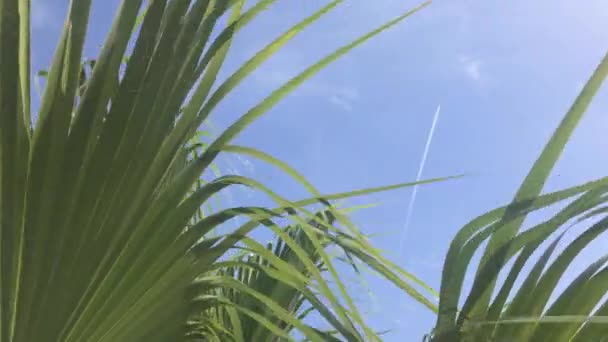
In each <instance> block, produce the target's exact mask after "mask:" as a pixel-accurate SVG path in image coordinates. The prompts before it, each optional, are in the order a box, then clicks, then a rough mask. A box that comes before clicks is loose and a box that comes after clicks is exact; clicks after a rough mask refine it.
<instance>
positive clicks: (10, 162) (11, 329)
mask: <svg viewBox="0 0 608 342" xmlns="http://www.w3.org/2000/svg"><path fill="white" fill-rule="evenodd" d="M91 2H92V1H91V0H72V1H71V2H70V6H69V11H68V13H67V16H66V20H65V25H64V28H63V32H62V35H61V38H60V41H59V43H58V45H57V48H56V52H55V56H54V59H53V61H52V64H51V66H50V68H49V70H48V72H47V74H46V84H45V87H44V92H43V94H42V98H41V105H40V109H39V111H38V113H37V115H36V116H35V117H36V120H35V123H32V120H31V109H30V76H31V75H30V55H29V49H30V37H29V17H30V1H29V0H0V15H1V17H0V66H1V68H2V69H1V73H0V108H1V110H2V112H1V113H0V179H1V181H0V190H1V197H0V206H1V209H0V225H1V226H0V228H1V231H0V233H1V243H0V268H1V273H0V274H1V279H0V286H1V291H0V340H1V341H7V342H8V341H11V342H12V341H15V342H30V341H37V342H38V341H40V342H44V341H66V342H74V341H175V340H179V339H181V338H191V337H196V336H202V335H205V334H206V335H205V336H206V338H211V339H212V338H215V337H217V338H220V337H221V338H220V340H222V341H224V340H226V339H224V338H225V337H226V336H230V338H229V339H228V340H230V339H232V338H234V339H235V340H243V341H248V338H250V337H251V338H253V339H256V340H260V341H261V340H266V341H276V340H277V339H280V338H282V339H291V337H290V336H292V335H290V333H291V331H292V330H293V329H296V330H298V331H299V333H300V334H303V335H304V336H305V337H306V338H307V339H309V340H313V341H325V340H332V339H333V338H334V337H335V339H346V340H348V341H363V340H365V341H372V340H379V337H378V334H376V333H375V332H374V331H373V330H372V329H371V328H370V327H368V326H367V325H366V324H365V322H364V320H363V319H362V317H361V314H360V313H359V312H358V310H357V308H356V306H355V305H354V303H353V301H352V298H351V297H350V295H349V293H348V291H347V290H346V287H345V286H344V284H343V282H342V281H341V279H340V277H339V276H338V273H337V271H336V269H335V267H334V265H333V264H332V259H331V258H330V257H329V255H328V253H326V252H325V247H326V246H327V244H328V243H330V242H331V244H333V245H337V246H341V248H343V249H344V250H345V251H346V252H347V253H349V255H350V256H351V257H353V258H357V259H359V260H360V261H361V262H363V263H365V264H368V265H369V267H370V268H372V269H374V270H375V271H377V272H378V273H380V274H381V275H382V276H384V277H386V278H387V279H389V280H390V281H392V282H393V283H394V284H396V285H397V286H399V287H400V288H402V289H404V290H405V291H407V292H408V293H410V294H411V295H413V296H414V297H415V298H417V299H418V300H419V301H420V302H421V303H423V304H424V305H426V306H427V307H429V308H431V309H433V310H434V309H435V305H434V304H433V301H432V300H431V299H429V297H432V296H433V292H432V290H431V289H429V288H428V287H426V286H425V285H424V284H423V283H422V282H421V281H419V280H418V279H417V278H415V277H414V276H412V275H411V274H409V273H407V272H405V271H403V270H401V269H399V268H398V267H396V266H395V265H394V264H392V263H390V262H389V261H388V260H386V259H384V258H383V257H382V256H381V255H380V254H379V253H378V251H377V250H375V249H374V248H373V247H372V246H371V245H370V244H369V242H368V241H367V239H365V237H363V235H362V234H361V233H360V232H358V230H357V229H356V228H355V227H354V226H353V225H352V224H351V223H350V222H349V221H348V219H347V217H346V216H344V215H342V214H341V213H339V212H338V211H337V210H335V209H334V207H333V206H332V204H331V201H333V200H339V199H344V198H348V197H352V196H358V195H363V194H366V193H371V192H377V191H385V190H390V189H396V188H401V187H407V186H411V185H413V184H414V183H404V184H398V185H394V186H388V187H379V188H373V189H366V190H359V191H353V192H346V193H340V194H333V195H323V196H321V194H320V193H319V192H318V191H317V190H316V189H314V188H313V187H312V185H310V184H309V183H308V182H306V180H305V179H304V178H303V177H302V176H301V175H299V174H298V173H297V172H296V171H295V170H293V169H291V168H290V167H288V166H287V165H285V164H284V163H281V162H280V161H277V160H276V159H274V158H272V157H270V156H268V155H266V154H263V153H261V152H259V151H256V150H253V149H250V148H244V147H236V146H230V142H231V141H232V140H233V138H235V137H236V136H237V135H238V134H240V133H241V132H242V131H243V130H244V129H246V128H247V127H248V126H249V125H250V124H251V123H252V122H253V121H254V120H256V119H257V118H259V117H260V116H262V115H264V114H265V113H267V112H268V111H269V110H270V109H271V108H272V107H273V106H274V105H275V104H276V103H277V102H279V101H280V100H281V99H283V98H284V97H285V96H287V95H288V94H289V93H290V92H292V91H293V90H294V89H296V88H297V87H298V86H299V85H300V84H302V83H303V82H304V81H305V80H306V79H308V78H309V77H311V76H313V75H314V74H316V73H317V72H319V71H321V70H322V69H323V68H324V67H325V66H327V65H328V64H330V63H332V62H333V61H335V60H337V59H338V58H339V57H341V56H342V55H344V54H346V53H347V52H348V51H350V50H351V49H353V48H355V47H357V46H358V45H360V44H362V43H364V42H365V41H367V40H368V39H370V38H372V37H373V36H375V35H376V34H378V33H380V32H382V31H384V30H386V29H388V28H390V27H391V26H393V25H396V24H397V23H399V22H401V21H402V20H404V19H406V18H407V17H408V16H409V15H411V14H412V13H414V12H416V11H417V10H418V9H420V8H422V7H423V6H424V5H423V6H421V7H418V8H416V9H414V10H412V11H408V12H406V13H405V14H403V15H401V16H398V17H396V18H395V19H394V20H392V21H390V22H388V23H387V24H385V25H382V26H381V27H379V28H377V29H375V30H373V31H371V32H370V33H368V34H366V35H364V36H362V37H361V38H359V39H357V40H355V41H353V42H352V43H350V44H347V45H345V46H343V47H341V48H339V49H337V50H336V51H335V52H334V53H332V54H330V55H328V56H327V57H325V58H323V59H321V60H320V61H319V62H317V63H315V64H314V65H312V66H310V67H309V68H308V69H306V70H304V71H302V72H301V73H300V74H299V75H298V76H296V77H294V78H293V79H291V80H290V81H288V82H287V83H286V84H285V85H283V86H281V87H279V88H278V89H276V90H275V91H274V92H272V94H270V95H269V96H268V97H266V98H265V99H263V100H262V101H261V102H260V103H259V104H258V105H256V106H254V107H253V108H252V109H251V110H249V111H248V112H247V113H245V114H243V115H242V116H241V117H240V119H238V120H237V121H236V122H235V123H234V124H233V125H231V126H229V127H228V128H227V129H226V130H225V131H223V132H221V133H220V134H219V136H218V137H217V138H216V139H213V140H212V141H210V142H209V143H205V144H200V145H196V144H197V143H194V145H193V143H192V139H195V138H196V137H197V133H196V132H197V130H199V128H200V126H201V124H203V123H204V122H205V121H206V120H207V118H208V117H209V115H211V114H212V113H213V111H214V109H215V107H216V106H217V105H218V104H219V103H220V102H221V101H222V100H223V99H224V98H225V96H226V95H227V94H228V93H230V92H231V91H232V90H233V89H234V88H236V87H237V86H238V85H239V84H240V83H241V82H242V81H243V80H244V79H245V78H246V77H248V76H249V75H250V74H251V73H252V72H253V71H254V70H255V69H256V68H257V67H258V66H259V65H261V64H262V63H264V62H265V61H266V60H267V59H268V58H270V57H271V56H272V55H273V54H274V53H275V52H276V51H278V50H279V49H280V48H282V47H283V46H284V45H285V44H286V43H287V42H288V41H289V40H290V39H292V38H293V37H294V36H296V35H297V34H298V33H299V32H301V31H302V30H303V29H305V28H306V27H307V26H309V25H311V24H313V23H314V22H315V21H316V20H318V19H319V18H320V17H322V16H323V15H324V14H325V13H327V12H329V11H331V10H332V9H334V8H335V7H336V6H337V5H338V4H339V3H340V2H341V1H334V2H331V3H330V4H328V5H327V6H325V7H323V8H321V9H320V10H319V11H318V12H316V13H315V14H313V15H311V16H310V17H308V18H305V19H304V20H302V21H301V22H300V23H297V24H296V25H294V26H293V27H292V28H291V29H289V30H288V31H286V32H285V33H283V34H281V35H279V36H278V37H277V38H276V40H274V41H273V42H271V43H270V44H268V45H267V46H266V47H265V48H263V49H262V50H260V51H259V52H258V53H257V54H255V56H253V57H252V58H251V59H250V60H249V61H247V62H246V63H245V64H244V65H243V66H242V67H241V68H239V69H237V70H236V71H235V72H234V73H233V74H232V75H231V76H230V77H229V78H228V79H227V80H226V81H224V82H222V83H221V84H217V82H216V79H217V75H218V73H219V71H220V70H221V68H222V65H223V62H224V59H225V57H226V55H227V53H228V51H229V49H230V45H231V41H232V38H233V37H234V35H236V34H238V32H239V31H240V30H241V29H243V28H245V27H246V26H247V24H248V23H249V22H251V21H252V20H254V19H255V18H256V16H257V15H258V14H259V13H260V12H261V11H262V10H264V9H266V8H267V7H268V6H270V5H271V4H272V3H273V2H274V0H260V1H258V2H257V3H255V5H253V6H252V7H250V8H249V9H248V10H246V11H244V12H242V9H243V2H244V1H241V0H232V1H223V0H150V1H148V2H147V3H146V5H145V9H144V8H143V7H144V6H143V5H144V1H143V0H124V1H123V2H122V4H121V6H120V8H119V10H118V13H117V14H116V17H115V19H114V22H113V25H112V27H111V29H110V32H109V33H108V35H107V36H106V40H105V42H104V44H103V46H102V48H101V51H100V53H99V55H98V56H97V58H96V60H95V62H94V63H88V65H86V67H85V68H83V67H82V50H83V44H84V41H85V37H86V33H87V25H88V23H89V16H90V13H89V12H90V9H91ZM142 13H144V14H142ZM222 18H225V19H226V20H223V19H222ZM214 31H215V32H216V33H217V34H216V35H214V34H212V33H213V32H214ZM212 37H216V38H215V39H212ZM130 44H132V46H133V50H132V52H131V53H129V55H128V56H127V51H128V46H131V45H130ZM14 66H18V68H17V67H14ZM85 78H86V81H85ZM212 89H216V90H214V91H212ZM195 145H196V146H195ZM224 151H226V152H230V153H244V154H247V155H250V156H253V157H257V158H259V159H261V160H263V161H265V162H269V163H271V164H273V165H275V166H277V167H279V168H281V169H282V170H284V171H285V172H287V173H288V174H289V175H291V176H292V177H293V178H294V179H296V180H297V181H299V182H300V183H301V184H302V185H303V186H305V187H306V188H307V189H308V190H309V191H310V193H311V194H310V198H308V199H303V200H300V201H289V200H287V199H285V198H283V197H281V196H280V195H278V194H276V193H274V192H273V191H271V190H270V189H268V188H267V187H265V186H264V185H262V184H261V183H259V182H256V181H254V180H252V179H249V178H246V177H240V176H234V175H223V176H220V177H216V178H215V179H212V180H209V181H208V182H206V183H202V182H200V180H201V175H202V174H205V173H206V172H207V171H208V170H210V168H212V165H213V162H214V161H215V159H216V157H217V156H218V154H220V153H221V152H224ZM193 152H195V153H193ZM207 174H208V173H207ZM439 180H442V179H435V180H430V181H426V182H423V183H428V182H431V181H439ZM234 185H241V186H248V187H251V188H254V189H257V190H259V191H262V192H264V193H266V194H268V195H269V196H270V197H271V198H272V199H273V200H275V201H276V202H277V207H276V208H262V207H235V208H225V209H223V210H220V211H217V212H215V213H212V214H210V213H207V214H206V215H203V214H200V209H201V208H202V207H203V206H204V205H205V203H207V202H208V201H209V200H210V199H211V198H213V196H216V195H217V194H218V193H219V192H220V191H221V190H222V189H225V188H227V187H231V186H234ZM311 205H316V206H317V207H319V206H321V207H323V208H324V209H323V212H327V213H330V214H331V215H333V217H334V218H335V219H336V220H337V221H336V223H339V224H330V222H327V220H321V219H319V218H318V217H316V216H315V214H314V210H315V209H309V208H307V207H308V206H311ZM197 213H198V214H197ZM237 216H243V217H246V218H247V219H248V222H247V223H245V224H244V225H243V226H241V227H239V228H237V229H235V230H234V231H232V232H228V233H226V234H221V235H219V234H217V235H210V234H209V233H210V232H212V231H214V230H215V228H216V227H218V226H219V225H221V224H222V223H224V222H226V221H229V220H231V219H233V218H235V217H237ZM277 220H279V221H284V220H289V221H291V222H292V223H293V224H296V225H298V228H297V229H292V228H288V229H282V228H280V227H278V226H277V224H276V222H277ZM313 223H314V224H313ZM259 226H262V227H266V228H267V229H270V230H271V231H272V232H274V233H275V234H276V235H277V238H278V239H279V240H278V242H277V245H276V247H275V248H274V249H272V253H271V252H270V251H271V250H269V249H266V248H265V247H264V246H261V245H259V243H257V242H256V241H255V240H252V239H251V238H250V237H248V235H249V233H250V232H252V231H253V230H254V229H256V228H257V227H259ZM339 227H340V228H339ZM239 246H240V247H239ZM242 246H246V248H248V249H249V250H251V251H253V252H254V253H255V254H256V255H257V256H255V257H251V258H250V257H242V258H236V259H234V258H233V259H231V258H229V255H230V254H229V253H228V252H229V251H231V250H234V249H235V248H243V247H242ZM279 246H280V247H279ZM320 265H322V268H319V266H320ZM322 271H323V272H322ZM322 273H323V274H322ZM254 276H255V278H253V277H254ZM330 281H331V282H332V288H331V289H330V286H329V283H330ZM270 287H273V288H275V287H276V288H278V289H279V291H277V292H276V294H275V292H269V288H270ZM332 290H337V291H332ZM304 303H308V304H309V305H311V306H312V307H314V309H315V310H316V311H317V312H319V313H320V315H321V317H323V318H325V320H326V321H327V322H328V323H329V324H330V325H331V326H332V327H333V329H335V330H336V333H335V334H333V333H332V336H334V337H330V335H328V333H326V332H322V331H320V330H318V329H316V328H314V327H311V326H308V325H307V324H305V323H304V322H303V320H302V318H301V317H298V316H297V315H298V314H299V313H301V312H300V311H299V310H297V308H298V307H299V305H303V304H304ZM211 308H213V309H211ZM210 310H215V311H213V312H214V313H213V314H211V313H209V311H210ZM279 316H280V319H279V318H278V317H279ZM197 334H198V335H197ZM213 336H215V337H213Z"/></svg>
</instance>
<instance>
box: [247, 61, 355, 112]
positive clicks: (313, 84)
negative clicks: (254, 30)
mask: <svg viewBox="0 0 608 342" xmlns="http://www.w3.org/2000/svg"><path fill="white" fill-rule="evenodd" d="M287 70H298V69H293V68H292V69H289V68H287V67H285V68H283V67H281V66H273V68H272V69H270V70H263V71H262V72H259V73H257V74H256V76H255V78H256V82H257V83H258V84H260V85H262V86H264V87H268V88H276V87H278V86H280V85H282V84H284V83H285V82H287V81H289V79H290V78H291V77H293V76H294V75H293V74H292V73H291V72H287ZM295 94H297V95H299V96H308V97H317V98H321V99H323V100H324V101H327V102H329V103H330V104H332V105H334V106H335V107H337V108H340V109H341V110H343V111H346V112H351V111H352V110H353V107H354V105H355V104H356V102H357V101H358V100H359V98H360V94H359V91H358V89H357V88H356V87H354V86H350V85H345V84H341V83H336V82H332V81H329V80H326V79H320V78H313V79H311V80H308V81H306V82H305V83H304V84H302V86H301V87H300V88H299V89H298V90H297V92H296V93H295Z"/></svg>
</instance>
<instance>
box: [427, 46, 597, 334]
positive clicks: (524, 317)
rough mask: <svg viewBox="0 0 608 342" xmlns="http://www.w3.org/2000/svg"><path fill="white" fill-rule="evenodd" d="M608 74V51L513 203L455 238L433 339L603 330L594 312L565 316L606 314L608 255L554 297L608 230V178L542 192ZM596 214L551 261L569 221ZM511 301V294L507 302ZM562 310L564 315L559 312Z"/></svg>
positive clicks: (470, 224) (575, 221) (444, 279)
mask: <svg viewBox="0 0 608 342" xmlns="http://www.w3.org/2000/svg"><path fill="white" fill-rule="evenodd" d="M607 75H608V55H607V56H606V57H605V58H604V59H603V60H602V62H601V63H600V65H599V67H598V68H597V69H596V71H595V73H594V74H593V75H592V77H591V78H590V80H589V81H588V83H587V84H586V86H585V87H584V88H583V90H582V92H581V93H580V95H579V96H578V98H577V99H576V101H575V103H574V104H573V105H572V107H571V109H570V110H569V111H568V113H567V114H566V116H565V117H564V119H563V120H562V122H561V123H560V125H559V127H558V128H557V130H556V131H555V133H554V134H553V136H552V138H551V140H550V141H549V142H548V144H547V146H546V147H545V149H544V150H543V152H542V153H541V155H540V157H539V158H538V160H537V161H536V163H535V164H534V166H533V167H532V169H531V171H530V172H529V174H528V175H527V177H526V179H525V180H524V182H523V184H522V185H521V187H520V189H519V191H518V192H517V194H516V196H515V198H514V200H513V202H512V203H511V204H509V205H508V206H506V207H503V208H500V209H497V210H494V211H492V212H490V213H488V214H485V215H483V216H480V217H479V218H477V219H475V220H474V221H472V222H471V223H469V224H468V225H466V226H465V227H464V228H463V229H461V230H460V231H459V232H458V234H457V236H456V237H455V238H454V240H453V241H452V244H451V246H450V249H449V251H448V254H447V256H446V260H445V264H444V269H443V276H442V284H441V292H440V303H439V315H438V321H437V325H436V327H435V330H434V334H433V339H434V340H436V341H458V340H463V341H488V340H496V341H571V340H575V341H587V340H586V338H590V337H596V338H597V337H599V336H600V331H601V330H600V329H606V327H605V326H603V327H602V326H601V324H598V323H597V322H596V321H594V320H593V318H590V320H591V321H593V322H591V321H586V320H580V319H574V320H571V319H568V317H589V316H590V315H592V314H593V315H594V317H601V316H602V315H605V313H606V310H605V309H604V308H605V307H606V306H607V305H606V303H605V302H601V300H602V298H603V296H604V295H605V294H606V293H608V282H607V281H606V279H607V278H606V261H607V259H606V258H605V257H602V258H600V259H599V260H597V261H595V262H594V263H592V264H591V265H590V266H589V267H588V268H587V269H586V270H584V271H583V272H582V273H581V274H580V275H579V277H578V278H576V279H575V280H574V281H573V282H571V283H570V284H569V286H568V287H566V289H565V290H563V291H562V292H561V293H560V296H559V297H558V298H557V300H556V301H555V302H553V303H551V302H550V297H551V295H552V294H554V293H555V292H556V289H557V288H558V283H559V280H560V278H561V277H562V276H563V274H564V272H565V271H566V269H567V268H568V266H569V265H570V264H571V263H572V261H573V259H574V258H575V257H576V256H577V255H579V253H580V252H581V251H582V250H583V249H584V248H585V247H586V246H587V245H588V244H589V243H591V242H592V241H594V240H596V239H597V238H598V237H599V236H600V235H601V234H602V233H603V232H604V231H605V230H606V229H608V221H607V219H606V216H605V213H606V212H605V210H604V208H605V204H606V201H607V200H608V194H607V191H608V178H603V179H600V180H597V181H594V182H590V183H587V184H584V185H581V186H578V187H574V188H571V189H568V190H564V191H561V192H556V193H553V194H548V195H544V196H539V194H540V192H541V190H542V188H543V185H544V183H545V181H546V179H547V178H548V176H549V174H550V172H551V170H552V169H553V167H554V165H555V163H556V162H557V160H558V158H559V156H560V154H561V152H562V151H563V149H564V147H565V145H566V143H567V141H568V140H569V138H570V136H571V135H572V132H573V131H574V129H575V128H576V126H577V125H578V123H579V122H580V120H581V119H582V117H583V115H584V113H585V111H586V109H587V107H588V106H589V104H590V102H591V100H592V98H593V97H594V95H595V94H596V93H597V91H598V90H599V88H600V86H601V84H602V82H603V81H604V79H605V78H606V76H607ZM564 200H571V201H570V203H569V204H568V205H567V206H566V207H565V208H564V209H562V210H561V211H560V212H558V213H557V214H556V215H554V216H553V217H551V218H549V219H548V220H546V221H545V222H543V223H541V224H539V225H536V226H534V227H531V228H529V229H527V230H524V231H520V228H521V226H522V224H523V222H524V220H525V218H526V216H527V214H528V213H530V212H532V211H536V210H539V209H542V208H545V207H547V206H549V205H552V204H554V203H558V202H561V201H564ZM591 218H594V219H595V220H594V221H595V222H594V224H593V225H592V226H591V227H590V228H588V229H586V230H585V231H584V232H583V233H581V234H580V235H579V236H578V237H577V239H576V240H574V241H573V242H572V243H570V244H569V245H568V246H566V248H565V249H564V250H563V251H562V252H561V253H560V255H559V256H558V257H557V258H556V259H555V260H554V261H552V262H549V260H550V258H551V256H552V254H553V252H554V250H555V249H556V246H557V242H558V241H559V240H560V238H561V236H562V235H563V232H565V230H567V227H569V226H568V223H574V224H581V223H582V222H583V221H584V220H587V219H591ZM488 240H489V243H488V245H487V246H486V247H485V252H484V254H483V257H482V259H481V262H480V264H479V267H478V268H477V269H476V277H475V279H474V282H473V285H472V288H471V290H470V292H469V293H468V294H466V295H465V296H464V299H465V300H464V304H463V305H462V307H459V305H458V304H459V303H458V302H459V299H460V298H461V296H462V294H461V291H462V287H463V281H464V276H465V273H466V272H467V269H468V266H469V263H470V262H471V259H472V257H473V254H474V253H475V252H476V251H477V250H478V249H479V248H480V247H481V246H482V243H483V242H484V241H488ZM551 240H553V241H552V243H550V244H548V245H547V246H545V244H543V242H545V241H551ZM541 247H545V252H544V253H543V254H542V255H541V257H540V258H539V259H537V260H534V259H532V258H531V255H532V254H533V253H534V252H535V251H537V250H538V249H539V248H541ZM515 256H517V258H516V259H515V262H514V263H513V265H512V266H511V267H510V270H509V272H508V273H507V277H506V279H505V280H504V281H503V283H502V284H499V285H501V286H499V288H498V289H496V291H495V287H496V281H497V277H498V275H499V273H501V272H503V271H504V272H506V271H507V269H506V267H507V263H508V262H509V261H510V260H511V259H512V258H514V257H515ZM526 264H528V265H529V266H530V267H531V270H530V271H529V272H528V274H527V276H526V277H525V278H524V279H523V283H522V284H521V285H520V287H518V288H515V287H514V284H515V281H516V280H517V278H518V277H520V276H521V277H523V274H522V269H523V267H524V266H525V265H526ZM493 294H494V295H495V296H494V297H493ZM507 300H510V303H509V305H508V306H507V305H506V303H507ZM598 305H600V306H601V308H600V309H599V310H598V311H597V312H595V314H594V313H593V310H594V308H596V307H597V306H598ZM560 316H563V319H559V317H560ZM545 317H549V318H551V317H553V318H555V317H557V319H545ZM604 331H605V330H604ZM590 340H594V339H593V338H591V339H590Z"/></svg>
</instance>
